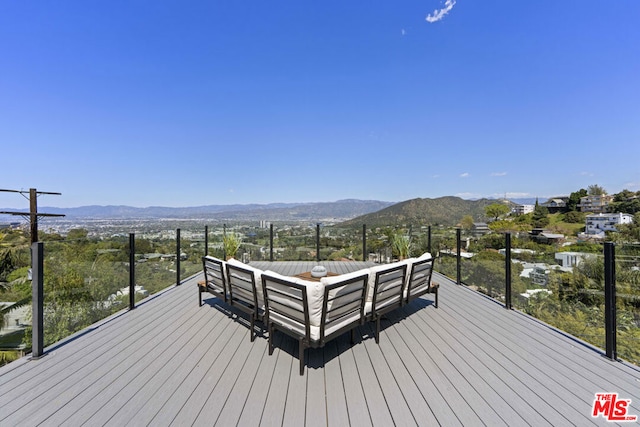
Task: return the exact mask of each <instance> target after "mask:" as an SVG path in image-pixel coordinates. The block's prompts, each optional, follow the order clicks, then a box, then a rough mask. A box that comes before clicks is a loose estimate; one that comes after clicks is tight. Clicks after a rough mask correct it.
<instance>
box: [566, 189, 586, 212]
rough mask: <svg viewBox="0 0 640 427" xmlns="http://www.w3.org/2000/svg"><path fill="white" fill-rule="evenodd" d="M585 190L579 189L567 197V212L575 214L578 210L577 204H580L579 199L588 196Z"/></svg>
mask: <svg viewBox="0 0 640 427" xmlns="http://www.w3.org/2000/svg"><path fill="white" fill-rule="evenodd" d="M588 195H589V193H587V190H585V189H584V188H581V189H580V190H578V191H574V192H573V193H571V194H570V195H569V200H568V201H567V210H568V211H569V212H575V211H577V210H578V204H579V203H580V199H581V198H582V197H585V196H588Z"/></svg>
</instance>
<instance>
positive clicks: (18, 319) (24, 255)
mask: <svg viewBox="0 0 640 427" xmlns="http://www.w3.org/2000/svg"><path fill="white" fill-rule="evenodd" d="M30 265H31V256H30V251H29V242H28V237H25V236H24V234H23V233H21V232H19V231H17V230H13V229H9V228H7V229H2V230H0V366H2V365H4V364H6V363H9V362H12V361H14V360H16V359H18V358H19V357H21V356H22V355H24V353H25V352H26V351H28V350H29V348H30V347H31V344H30V343H29V344H26V342H27V341H26V340H25V332H26V329H27V327H28V326H29V324H30V322H31V281H29V266H30Z"/></svg>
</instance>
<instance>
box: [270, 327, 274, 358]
mask: <svg viewBox="0 0 640 427" xmlns="http://www.w3.org/2000/svg"><path fill="white" fill-rule="evenodd" d="M272 354H273V323H270V324H269V356H271V355H272Z"/></svg>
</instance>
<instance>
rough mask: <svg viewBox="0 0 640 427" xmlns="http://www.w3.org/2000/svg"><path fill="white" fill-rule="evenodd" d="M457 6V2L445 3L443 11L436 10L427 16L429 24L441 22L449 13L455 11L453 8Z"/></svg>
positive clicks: (452, 0)
mask: <svg viewBox="0 0 640 427" xmlns="http://www.w3.org/2000/svg"><path fill="white" fill-rule="evenodd" d="M455 4H456V0H447V1H445V2H444V7H443V8H442V9H436V10H434V11H433V13H432V14H431V13H430V14H429V15H427V18H426V20H427V22H429V23H434V22H438V21H440V20H441V19H442V18H444V16H445V15H446V14H447V13H449V11H450V10H451V9H453V6H455Z"/></svg>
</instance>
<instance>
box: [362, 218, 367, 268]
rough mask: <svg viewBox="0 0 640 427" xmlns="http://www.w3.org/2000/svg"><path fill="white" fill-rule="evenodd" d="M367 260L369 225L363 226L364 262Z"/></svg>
mask: <svg viewBox="0 0 640 427" xmlns="http://www.w3.org/2000/svg"><path fill="white" fill-rule="evenodd" d="M366 260H367V224H362V261H366Z"/></svg>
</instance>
